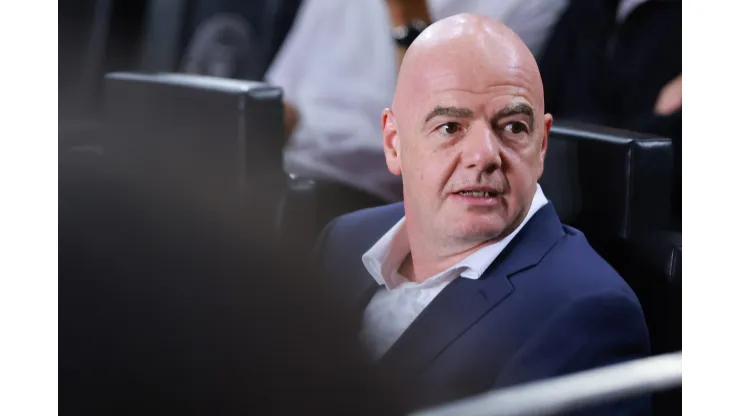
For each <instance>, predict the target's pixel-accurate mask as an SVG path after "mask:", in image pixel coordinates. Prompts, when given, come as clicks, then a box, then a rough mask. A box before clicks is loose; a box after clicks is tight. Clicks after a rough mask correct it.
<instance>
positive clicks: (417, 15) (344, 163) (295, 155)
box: [265, 0, 566, 209]
mask: <svg viewBox="0 0 740 416" xmlns="http://www.w3.org/2000/svg"><path fill="white" fill-rule="evenodd" d="M565 3H566V1H565V0H496V1H491V0H352V1H346V0H306V1H304V2H303V4H302V6H301V9H300V10H299V12H298V15H297V18H296V20H295V22H294V25H293V28H292V30H291V32H290V33H289V34H288V36H287V38H286V40H285V43H284V44H283V46H282V48H281V49H280V51H279V52H278V54H277V56H276V58H275V60H274V61H273V63H272V65H271V67H270V68H269V70H268V72H267V74H266V77H265V79H266V81H267V82H269V83H271V84H274V85H277V86H280V87H282V88H283V89H284V94H285V130H286V134H287V137H288V142H287V144H286V148H285V156H284V164H285V169H286V171H287V172H289V173H293V174H296V175H299V176H304V177H309V178H318V179H324V180H329V181H335V182H337V183H338V184H342V185H344V186H345V187H346V188H345V189H346V193H347V194H348V195H351V196H352V197H351V198H348V199H355V200H357V201H362V202H360V204H359V205H355V206H354V208H356V209H359V208H363V207H367V206H374V205H380V204H383V203H387V202H392V201H398V200H400V199H401V198H402V187H401V181H400V180H399V178H398V177H397V176H394V175H391V174H390V173H388V171H387V170H386V169H385V166H384V159H383V146H382V140H381V137H382V134H381V129H380V123H379V119H378V116H379V114H380V113H381V112H382V110H383V108H385V107H386V106H387V105H388V104H389V103H390V102H391V100H392V98H393V90H394V87H395V85H396V76H397V70H398V66H399V65H400V63H401V60H402V59H403V55H404V53H405V51H406V49H407V48H408V46H409V45H410V43H411V42H412V41H413V40H414V39H415V38H416V36H418V34H419V33H420V32H421V31H422V30H423V29H424V28H425V27H426V26H427V25H429V24H430V23H432V22H435V21H437V20H440V19H442V18H445V17H447V16H451V15H454V14H457V13H461V12H474V13H479V14H482V15H486V16H489V17H492V18H496V19H498V20H500V21H502V22H504V23H505V24H506V25H508V26H509V27H511V28H512V30H514V32H516V33H517V34H518V35H519V36H520V37H521V38H522V39H523V41H524V43H525V44H526V45H527V46H528V47H529V48H530V49H531V50H532V51H533V52H535V53H536V52H537V51H539V49H540V48H541V46H542V44H543V42H544V41H545V40H546V38H547V36H548V34H549V32H550V29H551V27H552V25H553V24H554V22H555V21H556V20H557V18H558V16H559V15H560V12H561V10H562V9H563V7H564V6H565ZM333 197H335V198H339V197H340V196H339V195H336V194H334V195H333Z"/></svg>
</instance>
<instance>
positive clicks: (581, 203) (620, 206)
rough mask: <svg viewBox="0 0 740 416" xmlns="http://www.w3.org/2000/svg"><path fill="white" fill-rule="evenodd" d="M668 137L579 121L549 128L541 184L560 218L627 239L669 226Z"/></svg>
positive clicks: (596, 232) (594, 232)
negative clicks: (579, 122)
mask: <svg viewBox="0 0 740 416" xmlns="http://www.w3.org/2000/svg"><path fill="white" fill-rule="evenodd" d="M672 175H673V147H672V142H671V140H670V139H666V138H662V137H655V136H651V135H645V134H640V133H635V132H631V131H626V130H619V129H612V128H606V127H600V126H592V125H586V124H578V123H559V124H557V125H553V127H552V129H551V131H550V136H549V144H548V152H547V156H546V159H545V169H544V173H543V176H542V178H541V181H540V184H541V186H542V188H543V190H544V191H545V194H546V195H547V197H548V198H549V199H550V200H551V201H552V202H553V205H554V206H555V208H556V210H557V211H558V214H559V215H560V217H561V220H562V221H563V222H564V223H566V224H570V225H573V226H575V227H578V228H580V229H581V230H582V231H584V232H586V233H587V234H591V235H594V236H596V237H604V238H606V239H611V238H614V237H618V238H622V239H627V238H630V237H631V236H632V235H634V234H637V233H642V232H646V231H651V230H660V229H664V228H667V227H668V226H669V224H670V213H671V192H672V183H673V182H672V181H673V176H672Z"/></svg>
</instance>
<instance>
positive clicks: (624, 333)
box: [317, 203, 650, 415]
mask: <svg viewBox="0 0 740 416" xmlns="http://www.w3.org/2000/svg"><path fill="white" fill-rule="evenodd" d="M403 215H404V210H403V204H402V203H396V204H391V205H386V206H382V207H378V208H371V209H366V210H362V211H358V212H354V213H351V214H348V215H344V216H341V217H339V218H337V219H335V220H334V221H333V222H332V223H330V224H329V225H328V226H327V227H326V229H325V230H324V233H323V235H322V237H321V239H320V241H319V245H318V251H317V255H318V261H319V271H320V273H321V276H322V277H323V279H325V280H324V282H325V283H328V285H329V287H330V288H332V289H333V290H336V291H337V292H336V293H337V296H338V298H340V299H341V300H342V301H344V302H345V304H344V305H345V306H346V307H347V310H348V311H349V313H354V314H355V317H356V322H357V323H358V324H359V323H360V320H361V316H362V312H363V311H364V309H365V307H366V306H367V304H368V302H369V301H370V298H371V297H372V296H373V294H374V293H375V292H376V291H377V290H378V289H379V286H378V284H377V282H375V280H374V279H373V278H372V276H371V275H370V274H369V273H368V272H367V270H366V269H365V267H364V265H363V263H362V259H361V257H362V254H363V253H364V252H365V251H367V250H368V249H369V248H370V247H371V246H372V245H373V244H374V243H375V242H376V241H377V240H378V239H379V238H380V237H381V236H382V235H383V234H384V233H385V232H387V231H388V230H389V229H390V228H391V227H392V226H393V224H395V223H396V222H397V221H398V220H400V219H401V217H402V216H403ZM648 354H649V338H648V332H647V327H646V324H645V319H644V316H643V313H642V309H641V307H640V303H639V302H638V300H637V298H636V297H635V294H634V292H633V291H632V290H631V289H630V287H629V286H628V285H627V284H626V283H625V281H624V280H623V279H622V278H621V277H620V276H619V275H618V274H617V272H616V271H615V270H614V269H612V268H611V267H610V266H609V265H608V264H607V263H606V261H604V260H603V259H602V258H601V257H600V256H599V255H598V254H597V253H596V252H595V251H594V250H593V249H592V248H591V246H590V245H589V243H588V242H587V241H586V238H585V237H584V235H583V234H582V233H581V232H580V231H578V230H575V229H573V228H571V227H568V226H565V225H563V224H562V223H561V222H560V219H559V218H558V216H557V214H556V213H555V209H554V208H553V206H552V203H548V204H547V205H545V206H544V207H542V208H541V209H540V210H539V211H538V212H537V213H536V214H535V215H534V216H533V217H532V218H531V219H530V221H529V222H528V223H527V224H526V225H525V226H524V227H523V228H522V230H521V231H520V233H519V234H517V236H516V237H515V238H514V239H513V240H512V241H511V242H510V244H509V245H508V246H507V248H506V249H505V250H504V252H502V253H501V254H500V255H499V256H498V258H497V259H496V260H495V261H494V262H493V264H491V266H490V267H489V268H488V269H487V270H486V272H485V273H484V275H483V276H482V277H481V279H479V280H471V279H456V280H454V281H453V282H452V283H450V284H449V285H448V286H447V287H446V288H445V289H444V290H443V291H442V292H441V293H440V294H439V295H438V296H437V297H436V298H435V299H434V300H433V301H432V303H430V304H429V306H427V307H426V308H425V309H424V311H423V312H422V313H421V315H419V317H418V318H417V319H416V320H415V321H414V322H413V323H412V324H411V326H410V327H409V328H408V329H407V330H406V332H404V333H403V335H402V336H401V337H400V338H399V340H398V341H397V342H396V343H395V344H394V345H393V347H392V348H391V349H390V350H389V351H388V353H387V354H386V355H385V356H384V357H383V358H382V359H381V360H380V363H379V364H380V365H381V366H382V367H384V368H386V369H388V370H390V371H391V372H392V373H393V374H394V375H395V376H397V377H401V379H402V380H403V385H404V388H406V389H408V391H407V393H408V394H409V395H410V396H412V397H413V398H414V399H413V400H414V401H415V403H414V404H415V405H417V406H428V405H433V404H438V403H441V402H446V401H449V400H454V399H458V398H461V397H465V396H468V395H472V394H477V393H481V392H484V391H489V390H492V389H496V388H501V387H505V386H511V385H515V384H519V383H523V382H528V381H534V380H539V379H545V378H548V377H553V376H558V375H563V374H568V373H573V372H578V371H581V370H586V369H591V368H596V367H600V366H604V365H609V364H614V363H618V362H623V361H628V360H632V359H636V358H642V357H645V356H647V355H648ZM649 413H650V400H649V398H648V397H640V398H637V399H629V400H623V401H621V402H619V403H613V404H611V405H608V406H602V407H600V408H599V409H592V410H591V411H590V412H587V414H599V415H601V414H630V415H632V414H649Z"/></svg>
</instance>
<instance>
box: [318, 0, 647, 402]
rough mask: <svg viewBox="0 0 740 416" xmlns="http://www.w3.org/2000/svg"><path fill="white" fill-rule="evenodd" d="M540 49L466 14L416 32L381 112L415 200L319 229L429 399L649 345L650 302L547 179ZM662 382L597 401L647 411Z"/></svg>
mask: <svg viewBox="0 0 740 416" xmlns="http://www.w3.org/2000/svg"><path fill="white" fill-rule="evenodd" d="M544 104H545V98H544V96H543V89H542V82H541V79H540V76H539V72H538V70H537V64H536V62H535V59H534V57H533V56H532V53H531V52H530V51H529V50H528V48H527V46H526V45H525V44H524V43H523V42H522V41H521V40H520V39H519V38H518V37H517V35H516V34H515V33H514V32H513V31H511V30H510V29H508V28H507V27H506V26H504V25H503V24H501V23H500V22H498V21H495V20H493V19H490V18H488V17H485V16H481V15H473V14H462V15H457V16H453V17H450V18H447V19H443V20H441V21H439V22H436V23H434V24H433V25H432V26H430V27H429V28H428V29H427V30H426V31H425V32H424V33H422V34H421V36H419V38H418V39H417V40H416V41H415V42H414V43H413V45H411V47H410V48H409V50H408V52H407V54H406V56H405V59H404V61H403V63H402V65H401V69H400V72H399V76H398V85H397V87H396V92H395V96H394V99H393V102H392V107H391V108H389V109H386V110H385V111H384V112H383V116H382V122H383V145H384V149H385V158H386V164H387V167H388V170H389V171H390V172H391V173H392V174H394V175H402V178H403V187H404V189H403V190H404V201H403V202H402V203H396V204H390V205H386V206H382V207H376V208H371V209H366V210H362V211H359V212H355V213H352V214H348V215H344V216H341V217H339V218H337V219H336V220H334V221H332V222H331V223H330V224H329V225H328V226H327V227H326V229H325V231H324V233H323V235H322V237H321V239H320V241H319V245H318V250H317V252H318V257H319V268H320V273H321V276H322V281H325V282H327V283H328V285H329V286H330V287H332V288H333V290H334V291H336V293H337V297H338V298H340V299H341V300H342V301H343V302H345V303H346V304H347V307H348V308H349V309H350V310H353V311H354V313H353V318H352V319H353V320H354V321H355V324H354V325H355V327H356V331H357V332H358V334H359V337H360V339H361V340H362V341H363V345H364V346H365V348H366V349H367V350H368V351H369V353H370V354H371V356H372V357H374V358H375V359H376V360H377V363H378V365H379V366H380V367H381V368H387V369H393V370H394V371H397V372H398V375H399V377H401V380H402V381H403V385H404V386H406V390H405V391H406V393H407V395H408V396H409V397H410V398H413V400H415V403H416V404H427V405H428V404H436V403H439V402H440V401H447V400H452V399H456V398H459V397H464V396H466V395H474V394H478V393H481V392H484V391H487V390H490V389H497V388H502V387H506V386H511V385H515V384H519V383H524V382H528V381H534V380H538V379H545V378H549V377H554V376H558V375H563V374H568V373H574V372H578V371H582V370H587V369H591V368H595V367H600V366H605V365H609V364H615V363H619V362H625V361H630V360H633V359H638V358H643V357H646V356H648V355H649V353H650V347H649V336H648V331H647V327H646V323H645V318H644V316H643V312H642V309H641V306H640V303H639V301H638V299H637V297H636V296H635V294H634V292H633V291H632V290H631V289H630V287H629V286H628V285H627V283H626V282H625V281H624V280H623V279H622V278H621V277H620V276H619V275H618V274H617V272H616V271H615V270H614V269H613V268H612V267H611V266H610V265H609V264H608V263H607V262H606V261H605V260H604V259H602V258H601V257H600V256H599V255H598V254H597V253H596V251H594V249H593V248H592V247H591V246H590V245H589V243H588V241H587V240H586V238H585V237H584V235H583V234H582V233H581V232H580V231H578V230H575V229H573V228H571V227H568V226H565V225H563V224H562V223H561V222H560V219H559V218H558V215H557V213H556V212H555V209H554V207H553V204H552V203H550V202H549V201H548V200H547V197H546V196H545V195H544V193H543V191H542V189H541V187H540V186H539V184H538V181H539V178H540V176H541V175H542V172H543V167H544V160H545V155H546V151H547V147H548V134H549V131H550V127H551V125H552V116H551V115H550V114H547V113H545V111H544V109H545V106H544ZM649 411H650V399H649V397H637V398H631V399H629V400H625V401H622V402H620V403H613V404H610V405H608V406H600V407H599V408H595V409H591V410H589V412H587V413H588V414H595V415H611V414H629V415H643V414H648V413H649Z"/></svg>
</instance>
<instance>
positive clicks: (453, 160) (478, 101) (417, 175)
mask: <svg viewBox="0 0 740 416" xmlns="http://www.w3.org/2000/svg"><path fill="white" fill-rule="evenodd" d="M451 58H453V57H451ZM451 61H453V62H454V61H455V60H454V59H451ZM463 61H464V60H462V61H461V62H460V64H457V65H456V64H454V63H452V64H450V63H447V62H443V64H441V65H437V66H432V67H428V68H427V69H426V71H425V73H426V76H425V77H424V79H421V80H419V81H418V82H417V85H414V88H412V90H413V91H415V93H414V99H413V101H412V103H413V105H408V106H405V108H404V109H403V110H399V111H398V112H399V113H400V114H393V113H391V112H389V111H388V112H386V113H385V114H384V117H383V122H384V136H385V144H386V156H387V158H386V160H387V162H388V167H389V169H390V170H391V172H394V173H402V174H403V184H404V199H405V203H406V215H407V216H408V217H409V218H410V219H411V217H413V220H414V221H416V222H417V223H418V224H420V225H419V226H420V227H423V228H425V229H427V228H429V227H431V229H430V230H429V231H431V234H432V235H433V236H435V237H440V238H443V239H454V240H464V241H469V242H482V241H486V240H491V239H497V238H499V237H503V235H505V234H508V233H509V232H511V231H512V230H513V229H514V228H516V226H518V224H519V223H521V221H522V220H523V218H524V217H525V216H526V213H527V211H528V209H529V206H530V203H531V201H532V198H533V196H534V193H535V191H536V186H537V180H538V179H539V177H540V175H541V174H542V170H543V163H544V157H545V151H546V147H547V134H548V132H549V128H550V124H551V117H550V115H545V114H544V113H543V108H542V104H541V103H542V100H541V97H540V96H537V90H536V89H535V88H534V87H533V86H535V85H538V84H537V83H539V82H540V81H539V79H536V78H538V77H539V74H537V72H536V71H526V70H522V69H521V68H519V67H518V66H517V65H516V63H515V62H514V61H512V63H510V64H506V63H503V64H498V65H495V67H493V68H492V67H491V65H488V66H487V67H485V66H484V65H483V64H482V63H480V64H477V65H476V64H475V63H472V64H471V60H467V62H463ZM478 62H480V61H478ZM540 94H541V93H540ZM427 232H428V231H425V233H427Z"/></svg>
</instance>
